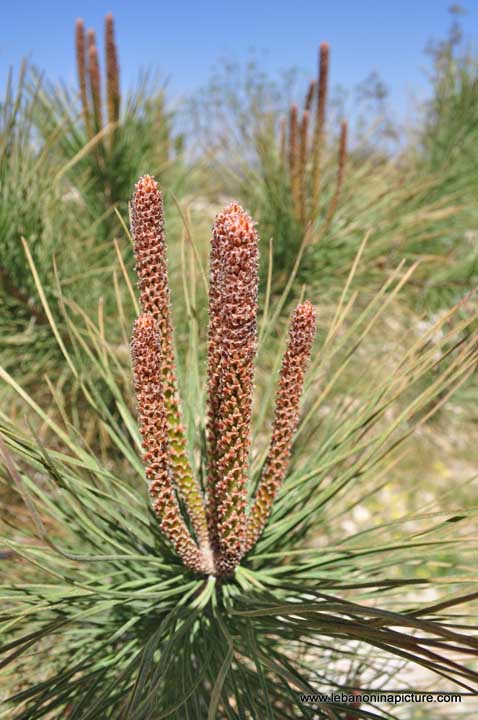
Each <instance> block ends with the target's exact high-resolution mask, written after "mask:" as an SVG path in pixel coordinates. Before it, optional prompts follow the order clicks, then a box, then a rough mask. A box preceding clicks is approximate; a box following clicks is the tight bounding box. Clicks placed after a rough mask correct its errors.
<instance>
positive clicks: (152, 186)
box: [135, 175, 158, 193]
mask: <svg viewBox="0 0 478 720" xmlns="http://www.w3.org/2000/svg"><path fill="white" fill-rule="evenodd" d="M135 190H136V192H144V193H157V192H158V183H157V182H156V180H155V179H154V177H153V176H152V175H142V176H141V177H140V178H139V180H138V182H137V183H136V185H135Z"/></svg>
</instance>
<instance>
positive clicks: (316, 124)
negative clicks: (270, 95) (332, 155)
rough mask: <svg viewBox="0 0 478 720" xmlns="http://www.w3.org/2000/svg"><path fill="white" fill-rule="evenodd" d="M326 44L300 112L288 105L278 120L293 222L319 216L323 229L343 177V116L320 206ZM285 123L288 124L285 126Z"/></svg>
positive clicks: (331, 214)
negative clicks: (326, 197) (329, 187)
mask: <svg viewBox="0 0 478 720" xmlns="http://www.w3.org/2000/svg"><path fill="white" fill-rule="evenodd" d="M329 66H330V48H329V45H328V43H322V44H321V46H320V51H319V68H318V77H317V79H316V80H312V81H311V82H310V84H309V87H308V90H307V94H306V97H305V102H304V109H303V112H302V116H300V112H299V108H298V106H297V105H296V104H293V105H291V107H290V110H289V119H288V123H287V120H286V119H285V118H283V119H282V121H281V124H280V136H279V151H280V157H281V160H282V163H283V165H284V167H285V168H286V169H287V170H288V173H289V180H290V189H291V198H292V206H293V211H294V216H295V219H296V222H297V223H299V224H300V225H302V226H307V225H308V224H309V223H310V224H314V223H316V222H317V220H318V219H319V217H323V221H324V224H323V232H325V231H326V230H327V229H328V227H329V225H330V222H331V221H332V218H333V217H334V214H335V211H336V209H337V205H338V202H339V198H340V194H341V191H342V186H343V183H344V178H345V165H346V159H347V132H348V125H347V121H346V120H342V122H341V125H340V136H339V150H338V159H337V176H336V183H335V190H334V193H333V195H332V197H331V199H330V201H329V204H328V207H327V208H326V209H325V208H322V203H321V187H322V173H323V166H324V150H325V147H326V108H327V92H328V82H329ZM287 125H288V127H287Z"/></svg>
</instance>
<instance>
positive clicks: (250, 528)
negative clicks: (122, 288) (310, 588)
mask: <svg viewBox="0 0 478 720" xmlns="http://www.w3.org/2000/svg"><path fill="white" fill-rule="evenodd" d="M131 227H132V235H133V240H134V250H135V256H136V271H137V274H138V280H139V290H140V300H141V311H142V313H141V315H140V316H139V317H138V319H137V320H136V322H135V325H134V330H133V338H132V345H131V353H132V360H133V372H134V387H135V391H136V397H137V405H138V416H139V426H140V432H141V436H142V439H143V448H144V457H143V461H144V465H145V467H146V475H147V478H148V481H149V492H150V495H151V499H152V505H153V509H154V512H155V514H156V516H157V518H158V521H159V524H160V528H161V531H162V533H163V534H164V536H165V537H166V538H167V540H168V541H169V542H170V543H171V545H172V546H173V547H174V549H175V550H176V552H177V554H178V555H179V556H180V558H181V559H182V561H183V563H184V565H186V566H187V567H188V568H190V569H191V570H193V571H194V572H197V573H201V574H205V575H215V576H223V575H229V574H231V573H232V572H233V571H234V568H235V567H236V566H237V565H238V564H239V563H240V561H241V558H242V557H244V555H245V554H246V553H247V552H249V550H251V549H252V547H253V546H254V545H255V543H256V541H257V539H258V538H259V536H260V535H261V533H262V530H263V528H264V526H265V524H266V522H267V519H268V517H269V514H270V511H271V508H272V504H273V501H274V497H275V495H276V493H277V491H278V489H279V487H280V485H281V483H282V481H283V479H284V477H285V474H286V471H287V466H288V461H289V457H290V453H291V447H292V439H293V435H294V432H295V429H296V427H297V423H298V419H299V404H300V398H301V394H302V390H303V384H304V375H305V371H306V368H307V364H308V362H309V359H310V355H311V347H312V342H313V339H314V335H315V330H316V314H315V310H314V308H313V306H312V305H311V304H310V302H307V301H306V302H303V303H301V304H299V305H298V306H297V307H296V309H295V310H294V312H293V313H292V317H291V320H290V328H289V336H288V341H287V347H286V350H285V354H284V357H283V361H282V367H281V371H280V376H279V381H278V388H277V395H276V406H275V415H274V421H273V426H272V437H271V442H270V447H269V451H268V455H267V458H266V461H265V463H264V465H263V468H262V473H261V477H260V480H259V483H258V487H257V490H256V493H255V496H254V498H253V500H252V502H251V504H250V507H248V500H247V498H248V483H249V455H250V446H251V415H252V401H253V388H254V365H255V355H256V344H257V331H256V324H257V294H258V265H259V247H258V236H257V232H256V230H255V228H254V223H253V222H252V220H251V218H250V217H249V216H248V215H247V214H246V213H245V212H244V211H243V209H242V208H241V207H240V206H239V205H237V204H236V203H232V204H231V205H229V206H228V207H226V208H225V210H224V211H223V212H222V213H221V214H219V215H218V216H217V218H216V221H215V223H214V227H213V233H212V242H211V254H210V286H209V331H208V361H207V362H208V372H207V390H208V421H207V445H208V448H207V449H208V453H207V455H208V457H207V468H208V477H207V483H206V487H205V488H204V489H203V488H201V486H200V483H199V480H198V479H197V478H196V477H194V475H193V471H192V468H191V463H190V461H189V459H188V453H187V446H186V438H185V432H184V427H183V425H182V422H181V409H180V399H179V391H178V382H177V373H176V365H175V351H174V338H173V326H172V321H171V311H170V290H169V284H168V271H167V256H166V243H165V234H164V213H163V204H162V197H161V193H160V190H159V188H158V185H157V183H156V181H155V180H154V179H153V178H152V177H150V176H144V177H142V178H141V179H140V180H139V182H138V183H137V185H136V188H135V193H134V196H133V201H132V212H131ZM181 505H182V507H183V508H184V509H185V511H186V513H187V518H184V517H183V515H182V513H181Z"/></svg>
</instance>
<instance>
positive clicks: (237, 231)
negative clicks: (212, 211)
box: [215, 202, 257, 245]
mask: <svg viewBox="0 0 478 720" xmlns="http://www.w3.org/2000/svg"><path fill="white" fill-rule="evenodd" d="M254 225H255V223H254V221H253V219H252V218H251V217H250V215H248V214H247V213H246V211H245V210H244V209H243V208H242V207H241V206H240V205H239V204H238V203H237V202H232V203H230V204H229V205H227V206H226V207H225V208H224V210H223V211H222V213H219V215H217V217H216V222H215V229H216V230H219V231H220V232H222V233H225V234H226V235H227V236H228V237H229V238H230V239H234V242H235V243H236V244H238V245H243V244H244V245H246V244H249V243H251V242H257V233H256V230H255V227H254Z"/></svg>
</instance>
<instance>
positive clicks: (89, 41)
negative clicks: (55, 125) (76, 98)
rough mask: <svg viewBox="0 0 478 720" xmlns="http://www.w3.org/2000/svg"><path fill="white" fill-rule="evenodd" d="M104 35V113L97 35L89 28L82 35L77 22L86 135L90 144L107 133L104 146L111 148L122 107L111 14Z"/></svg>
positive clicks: (82, 26)
mask: <svg viewBox="0 0 478 720" xmlns="http://www.w3.org/2000/svg"><path fill="white" fill-rule="evenodd" d="M104 36H105V64H106V82H105V90H106V92H105V99H106V113H105V112H104V108H103V88H102V83H101V72H100V62H99V54H98V47H97V44H96V34H95V31H94V30H92V29H89V30H88V31H87V33H86V35H85V26H84V23H83V20H81V19H78V20H77V21H76V30H75V46H76V66H77V73H78V84H79V90H80V100H81V107H82V114H83V122H84V125H85V130H86V136H87V138H88V140H90V141H91V140H93V139H94V138H95V136H96V135H97V134H98V133H101V132H102V131H104V132H108V134H109V141H108V144H107V145H106V147H109V148H111V147H112V146H113V143H114V128H115V126H116V125H117V124H118V122H119V117H120V107H121V91H120V76H119V63H118V51H117V48H116V42H115V36H114V20H113V15H112V14H111V13H108V15H106V17H105V29H104ZM105 121H106V122H105Z"/></svg>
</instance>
